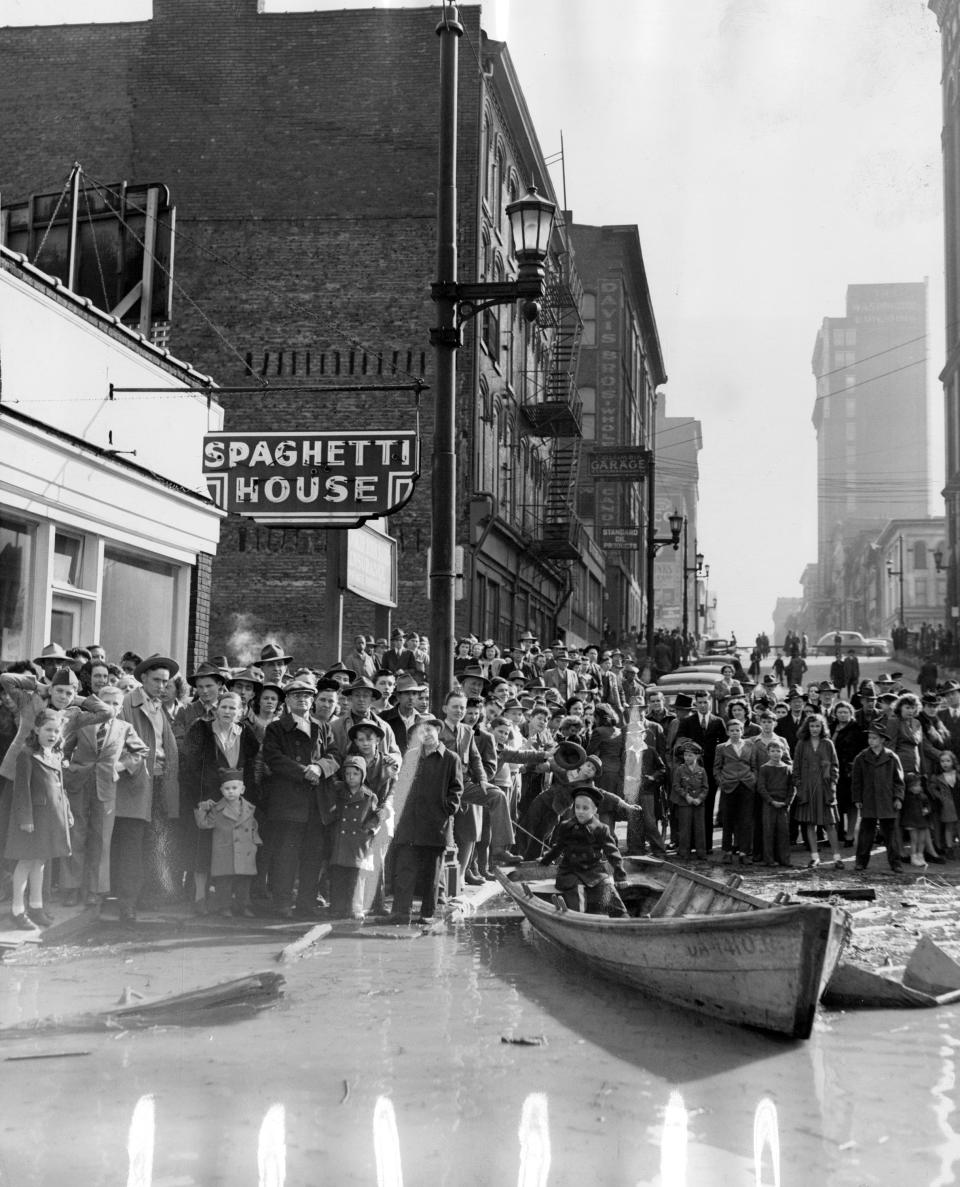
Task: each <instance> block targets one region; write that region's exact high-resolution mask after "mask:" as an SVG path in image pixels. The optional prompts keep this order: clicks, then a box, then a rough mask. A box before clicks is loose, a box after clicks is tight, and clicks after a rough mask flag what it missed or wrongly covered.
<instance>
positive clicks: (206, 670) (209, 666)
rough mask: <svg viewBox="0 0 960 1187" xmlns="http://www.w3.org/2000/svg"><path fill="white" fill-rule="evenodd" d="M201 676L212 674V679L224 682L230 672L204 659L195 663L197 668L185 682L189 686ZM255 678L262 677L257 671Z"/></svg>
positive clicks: (261, 678) (259, 678)
mask: <svg viewBox="0 0 960 1187" xmlns="http://www.w3.org/2000/svg"><path fill="white" fill-rule="evenodd" d="M201 676H212V677H213V678H214V680H219V681H220V683H221V684H226V683H227V681H228V680H229V679H230V673H229V672H227V671H225V670H224V669H223V668H221V667H218V666H217V665H216V664H214V663H211V662H210V661H209V660H204V662H203V663H202V664H198V665H197V670H196V671H195V672H191V673H190V675H189V676H188V677H187V683H188V684H189V685H190V687H191V688H193V687H194V685H195V684H196V683H197V681H198V680H199V679H200V677H201ZM257 679H258V680H263V677H262V676H261V675H260V674H259V673H257Z"/></svg>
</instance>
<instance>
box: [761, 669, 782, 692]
mask: <svg viewBox="0 0 960 1187" xmlns="http://www.w3.org/2000/svg"><path fill="white" fill-rule="evenodd" d="M763 683H764V684H765V685H766V686H767V688H776V686H777V685H778V684H779V683H780V682H779V681H778V680H777V679H776V677H775V676H771V675H770V673H769V672H768V673H767V674H766V676H764V678H763Z"/></svg>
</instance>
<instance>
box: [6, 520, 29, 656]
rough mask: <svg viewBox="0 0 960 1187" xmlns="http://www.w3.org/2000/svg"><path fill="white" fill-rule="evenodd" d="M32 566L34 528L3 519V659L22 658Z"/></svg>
mask: <svg viewBox="0 0 960 1187" xmlns="http://www.w3.org/2000/svg"><path fill="white" fill-rule="evenodd" d="M32 563H33V528H32V527H31V525H30V524H27V523H22V522H21V521H20V520H16V519H9V518H8V517H7V516H5V515H4V516H0V659H4V660H17V659H22V658H23V655H24V649H25V647H26V639H25V637H24V636H25V620H26V612H27V593H28V587H29V581H30V570H31V566H32Z"/></svg>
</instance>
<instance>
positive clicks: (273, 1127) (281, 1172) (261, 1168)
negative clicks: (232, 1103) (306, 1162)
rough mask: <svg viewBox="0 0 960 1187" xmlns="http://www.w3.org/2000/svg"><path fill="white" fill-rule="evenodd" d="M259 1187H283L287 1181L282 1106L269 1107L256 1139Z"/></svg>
mask: <svg viewBox="0 0 960 1187" xmlns="http://www.w3.org/2000/svg"><path fill="white" fill-rule="evenodd" d="M257 1174H258V1175H259V1179H258V1183H259V1187H283V1185H284V1183H285V1182H286V1179H287V1115H286V1110H285V1109H284V1107H283V1105H271V1106H270V1108H269V1109H267V1113H266V1116H265V1117H264V1119H263V1123H262V1124H261V1126H260V1136H259V1138H258V1139H257Z"/></svg>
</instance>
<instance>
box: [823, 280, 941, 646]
mask: <svg viewBox="0 0 960 1187" xmlns="http://www.w3.org/2000/svg"><path fill="white" fill-rule="evenodd" d="M926 336H927V282H926V281H925V280H924V281H920V282H915V283H902V284H900V283H897V284H851V285H849V286H848V287H847V299H846V315H845V316H844V317H825V318H824V319H823V323H822V325H821V327H820V330H819V331H818V333H817V340H816V344H815V346H814V351H813V358H812V367H813V373H814V376H815V377H816V384H817V390H816V397H815V399H814V405H813V414H812V420H813V424H814V428H815V429H816V433H817V565H818V573H819V591H818V598H817V604H816V614H815V616H816V622H817V625H818V626H821V627H822V629H823V630H827V629H835V628H836V627H847V628H850V629H858V628H859V627H860V626H861V624H860V623H858V622H847V621H845V615H844V610H845V599H844V596H843V589H842V588H841V587H842V584H843V580H842V579H843V573H844V570H845V565H846V556H847V553H848V552H849V551H850V549H851V547H852V546H853V545H854V544H855V542H856V541H857V539H858V538H862V535H863V533H869V532H876V533H877V534H879V533H880V531H881V530H882V529H883V527H884V525H885V524H886V523H888V521H889V520H891V519H897V518H901V519H902V518H921V517H923V516H926V515H927V514H928V499H929V494H928V487H929V481H930V469H929V462H928V457H927V446H928V424H927V365H926V355H927V341H926Z"/></svg>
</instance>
